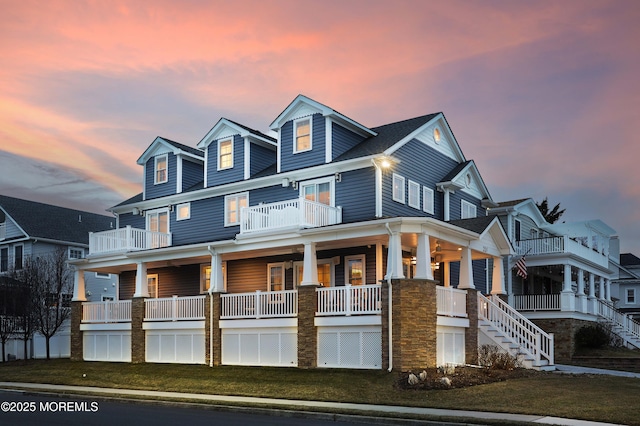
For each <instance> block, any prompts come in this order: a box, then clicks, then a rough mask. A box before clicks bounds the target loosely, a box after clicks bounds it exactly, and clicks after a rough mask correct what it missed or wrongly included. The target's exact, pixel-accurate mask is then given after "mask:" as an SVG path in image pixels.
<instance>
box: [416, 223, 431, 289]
mask: <svg viewBox="0 0 640 426" xmlns="http://www.w3.org/2000/svg"><path fill="white" fill-rule="evenodd" d="M414 278H417V279H426V280H433V271H432V270H431V248H430V245H429V234H427V233H426V232H422V233H420V234H418V247H417V248H416V275H415V277H414Z"/></svg>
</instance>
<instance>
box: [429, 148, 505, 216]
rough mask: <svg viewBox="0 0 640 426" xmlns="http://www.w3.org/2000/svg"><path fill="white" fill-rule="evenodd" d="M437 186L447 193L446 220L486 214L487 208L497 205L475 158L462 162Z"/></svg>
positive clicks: (439, 189)
mask: <svg viewBox="0 0 640 426" xmlns="http://www.w3.org/2000/svg"><path fill="white" fill-rule="evenodd" d="M436 187H437V188H438V191H441V192H443V193H444V194H445V204H444V208H445V211H444V220H450V219H469V218H474V217H480V216H485V215H486V211H485V209H486V208H488V207H493V206H496V204H495V203H494V202H493V200H492V199H491V195H490V194H489V190H488V189H487V186H486V185H485V183H484V180H483V179H482V176H481V175H480V172H479V171H478V168H477V167H476V164H475V163H474V162H473V160H469V161H465V162H464V163H460V164H459V165H458V166H457V167H455V168H454V169H453V170H451V172H450V173H449V174H447V175H446V176H445V177H444V178H443V179H442V180H441V181H440V182H438V183H437V184H436ZM456 192H457V193H458V196H457V197H452V196H451V195H453V194H456ZM479 209H482V211H478V210H479Z"/></svg>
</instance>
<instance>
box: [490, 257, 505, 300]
mask: <svg viewBox="0 0 640 426" xmlns="http://www.w3.org/2000/svg"><path fill="white" fill-rule="evenodd" d="M492 278H493V279H492V281H491V294H505V291H504V268H503V266H502V257H494V258H493V276H492Z"/></svg>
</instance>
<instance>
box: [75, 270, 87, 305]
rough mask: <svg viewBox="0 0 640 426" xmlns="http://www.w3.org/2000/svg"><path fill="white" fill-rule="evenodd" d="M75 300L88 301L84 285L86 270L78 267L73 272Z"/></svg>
mask: <svg viewBox="0 0 640 426" xmlns="http://www.w3.org/2000/svg"><path fill="white" fill-rule="evenodd" d="M72 300H73V301H74V302H86V300H87V296H86V294H85V286H84V270H82V269H76V270H75V271H74V274H73V299H72Z"/></svg>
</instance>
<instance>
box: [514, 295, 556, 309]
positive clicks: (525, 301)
mask: <svg viewBox="0 0 640 426" xmlns="http://www.w3.org/2000/svg"><path fill="white" fill-rule="evenodd" d="M513 307H514V308H515V309H516V310H518V311H559V310H560V293H556V294H516V295H514V296H513Z"/></svg>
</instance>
